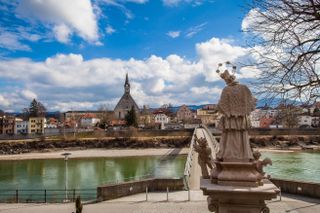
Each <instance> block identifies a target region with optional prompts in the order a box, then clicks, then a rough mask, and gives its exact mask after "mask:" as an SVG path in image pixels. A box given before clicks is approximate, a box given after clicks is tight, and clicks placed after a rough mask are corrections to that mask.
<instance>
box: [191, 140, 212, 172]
mask: <svg viewBox="0 0 320 213" xmlns="http://www.w3.org/2000/svg"><path fill="white" fill-rule="evenodd" d="M194 142H195V143H194V144H193V148H194V149H195V151H196V152H198V163H199V165H200V167H201V173H202V177H203V178H210V176H209V172H208V167H209V168H210V169H212V168H213V166H212V157H211V149H210V147H209V146H208V142H207V140H206V139H205V138H200V139H199V138H198V137H197V135H195V141H194Z"/></svg>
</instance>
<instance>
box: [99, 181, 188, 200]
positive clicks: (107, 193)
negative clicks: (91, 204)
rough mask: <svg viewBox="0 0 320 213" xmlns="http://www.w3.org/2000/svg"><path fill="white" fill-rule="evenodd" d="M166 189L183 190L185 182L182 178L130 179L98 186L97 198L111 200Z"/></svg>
mask: <svg viewBox="0 0 320 213" xmlns="http://www.w3.org/2000/svg"><path fill="white" fill-rule="evenodd" d="M147 187H148V191H166V190H167V187H168V188H169V191H177V190H183V188H184V184H183V179H182V178H177V179H172V178H170V179H169V178H168V179H158V178H156V179H154V178H151V179H145V180H139V181H130V182H125V183H119V184H107V185H103V186H98V188H97V200H98V201H104V200H111V199H116V198H119V197H124V196H128V195H133V194H137V193H143V192H145V191H146V188H147Z"/></svg>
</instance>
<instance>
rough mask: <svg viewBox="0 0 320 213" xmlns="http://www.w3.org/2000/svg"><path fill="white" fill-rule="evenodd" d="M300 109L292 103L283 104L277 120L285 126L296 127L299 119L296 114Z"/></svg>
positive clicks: (299, 112)
mask: <svg viewBox="0 0 320 213" xmlns="http://www.w3.org/2000/svg"><path fill="white" fill-rule="evenodd" d="M299 114H301V110H300V109H299V108H297V107H296V106H294V105H292V104H287V105H283V106H282V107H281V109H280V111H279V113H278V115H277V120H279V121H281V123H282V124H283V126H285V127H287V128H296V127H297V126H298V123H299V120H298V115H299Z"/></svg>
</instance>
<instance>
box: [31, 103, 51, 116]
mask: <svg viewBox="0 0 320 213" xmlns="http://www.w3.org/2000/svg"><path fill="white" fill-rule="evenodd" d="M46 111H47V110H46V108H45V106H44V105H43V104H42V103H41V102H40V101H37V100H36V99H33V100H32V101H31V103H30V106H29V109H28V115H29V117H44V116H45V114H46Z"/></svg>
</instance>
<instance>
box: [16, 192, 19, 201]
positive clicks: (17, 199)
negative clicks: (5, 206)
mask: <svg viewBox="0 0 320 213" xmlns="http://www.w3.org/2000/svg"><path fill="white" fill-rule="evenodd" d="M16 203H19V190H18V189H16Z"/></svg>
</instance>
